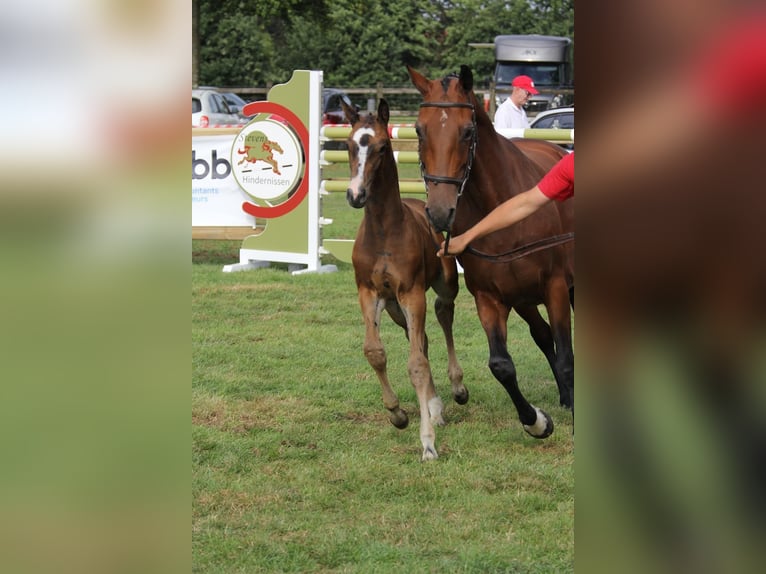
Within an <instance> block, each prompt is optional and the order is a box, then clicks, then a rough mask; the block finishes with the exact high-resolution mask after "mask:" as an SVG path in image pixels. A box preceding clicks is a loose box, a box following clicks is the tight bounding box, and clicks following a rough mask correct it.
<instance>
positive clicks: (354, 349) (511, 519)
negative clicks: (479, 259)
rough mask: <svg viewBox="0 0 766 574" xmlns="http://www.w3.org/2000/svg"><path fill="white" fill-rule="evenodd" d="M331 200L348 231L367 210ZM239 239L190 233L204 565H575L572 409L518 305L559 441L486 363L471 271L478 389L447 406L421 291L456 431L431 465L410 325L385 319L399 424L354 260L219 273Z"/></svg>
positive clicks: (524, 367) (195, 551) (523, 362)
mask: <svg viewBox="0 0 766 574" xmlns="http://www.w3.org/2000/svg"><path fill="white" fill-rule="evenodd" d="M343 203H345V201H344V202H343ZM336 208H337V209H338V210H339V211H338V214H337V215H336V217H337V218H339V219H340V221H338V220H337V219H336V223H337V225H338V226H339V229H341V232H342V233H345V231H343V229H345V228H348V229H351V228H354V218H355V217H358V215H357V214H359V212H358V211H355V210H351V209H350V208H348V206H345V210H343V209H342V207H341V205H340V203H338V205H335V206H333V209H336ZM344 218H345V219H344ZM335 225H336V224H333V227H334V226H335ZM354 230H355V229H354ZM333 236H337V235H333ZM352 236H353V233H352ZM238 245H239V244H238V242H214V241H194V242H193V255H192V262H193V264H192V356H193V359H192V363H193V364H192V373H193V378H192V439H193V443H192V444H193V446H192V449H193V450H192V492H193V510H192V543H193V547H192V561H193V571H194V572H206V573H208V572H209V573H218V572H220V573H224V572H225V573H237V572H241V573H261V572H328V573H329V572H338V573H341V572H349V573H350V572H354V573H356V572H365V573H366V572H381V573H385V572H401V571H405V570H406V571H408V572H475V573H487V572H519V573H525V572H530V573H531V572H541V573H551V572H571V571H572V570H573V564H574V529H573V524H574V466H573V459H574V455H573V448H574V447H573V442H572V436H571V433H572V427H571V415H570V414H569V413H568V412H567V411H564V410H563V409H561V408H560V407H559V406H558V392H557V390H556V386H555V383H554V382H553V378H552V375H551V373H550V370H549V368H548V366H547V363H546V361H545V359H544V358H543V356H542V353H541V352H540V351H539V350H538V349H537V348H536V347H535V346H534V344H533V343H532V341H531V338H530V337H529V335H528V332H527V328H526V326H525V325H524V324H523V323H522V322H521V321H520V320H519V319H518V318H517V317H516V316H515V315H513V316H512V317H511V320H510V321H509V348H510V351H511V353H512V355H513V357H514V360H515V362H516V366H517V369H518V373H519V377H520V384H521V387H522V390H523V391H524V393H525V394H526V396H527V398H528V399H529V400H530V401H531V402H533V403H534V404H536V405H538V406H540V407H541V408H544V409H545V410H546V411H548V413H549V414H550V415H551V416H552V417H553V419H554V422H555V424H556V430H555V431H554V434H553V435H552V436H551V437H550V438H548V439H545V440H543V441H539V440H536V439H533V438H531V437H529V436H527V435H526V433H524V431H523V430H522V428H521V426H520V424H519V422H518V420H517V417H516V412H515V409H514V408H513V405H512V403H511V401H510V398H509V397H508V396H507V394H506V393H505V391H504V390H503V388H502V387H501V386H500V384H499V383H497V381H495V380H494V378H493V377H492V375H491V373H490V372H489V369H488V368H487V366H486V363H487V353H488V351H487V344H486V340H485V337H484V334H483V331H482V330H481V327H480V325H479V322H478V318H477V316H476V312H475V309H474V303H473V299H472V298H471V296H470V294H469V293H468V292H467V290H466V289H465V286H464V284H462V279H461V293H460V295H459V297H458V301H457V309H456V321H455V323H456V324H455V339H456V345H457V352H458V357H459V359H460V361H461V364H462V366H463V369H464V371H465V379H464V382H465V384H466V386H467V387H468V389H469V391H470V394H471V398H470V401H469V403H468V404H467V405H464V406H460V405H457V404H455V403H454V402H453V401H452V400H451V397H450V392H449V382H448V381H447V379H446V365H447V359H446V350H445V345H444V341H443V338H442V335H441V331H440V329H439V327H438V325H437V323H436V320H435V318H434V315H433V311H432V308H433V307H432V302H433V297H432V296H429V315H428V323H427V328H428V333H429V341H430V355H431V363H432V370H433V373H434V378H435V380H436V384H437V391H438V392H439V394H440V395H441V397H442V399H443V400H444V403H445V418H446V420H447V425H446V426H444V427H437V429H436V447H437V449H438V451H439V455H440V457H439V459H438V460H436V461H432V462H429V463H421V462H420V451H421V446H420V440H419V438H418V425H419V415H418V409H417V400H416V397H415V392H414V390H413V389H412V386H411V384H410V383H409V380H408V379H407V373H406V361H407V343H406V340H405V338H404V334H403V332H402V331H401V330H400V329H399V328H398V327H396V326H395V325H394V324H393V322H392V321H391V320H390V319H389V318H388V317H387V316H386V317H385V319H384V321H383V322H382V326H381V331H382V337H383V341H384V344H385V345H386V349H387V352H388V365H389V373H390V377H391V381H392V384H393V386H394V389H395V390H396V391H397V393H398V394H399V398H400V401H401V403H402V407H403V408H404V409H405V410H406V411H407V412H408V413H409V415H410V425H409V427H407V428H406V429H404V430H397V429H396V428H394V427H393V426H392V425H391V424H390V423H389V422H388V418H387V416H386V410H385V408H384V407H383V405H382V401H381V397H380V388H379V385H378V382H377V379H376V377H375V375H374V374H373V372H372V369H371V368H370V366H369V365H368V364H367V361H366V359H365V358H364V356H363V353H362V340H363V326H362V320H361V314H360V312H359V308H358V303H357V298H356V289H355V286H354V279H353V270H352V268H351V266H350V265H347V264H343V263H338V267H339V270H338V272H337V273H329V274H320V275H302V276H292V275H290V274H289V273H287V272H286V271H285V266H281V265H274V266H273V267H272V268H269V269H260V270H257V271H251V272H244V273H231V274H228V273H222V272H221V266H222V265H223V264H225V263H231V262H234V261H236V260H237V259H238V256H237V249H238Z"/></svg>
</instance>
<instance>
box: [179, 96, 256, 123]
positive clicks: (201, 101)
mask: <svg viewBox="0 0 766 574" xmlns="http://www.w3.org/2000/svg"><path fill="white" fill-rule="evenodd" d="M245 123H247V120H246V118H243V117H242V116H241V115H240V114H238V113H237V110H236V108H235V109H231V107H229V104H228V103H227V101H226V98H225V97H224V95H223V94H221V93H219V92H217V91H215V90H192V127H193V128H207V127H215V126H241V125H244V124H245Z"/></svg>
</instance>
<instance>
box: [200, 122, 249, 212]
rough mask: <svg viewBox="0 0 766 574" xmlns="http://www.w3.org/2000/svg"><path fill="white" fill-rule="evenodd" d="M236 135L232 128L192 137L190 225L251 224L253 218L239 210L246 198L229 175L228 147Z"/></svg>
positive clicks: (231, 175) (229, 154) (229, 155)
mask: <svg viewBox="0 0 766 574" xmlns="http://www.w3.org/2000/svg"><path fill="white" fill-rule="evenodd" d="M209 131H211V132H214V131H215V130H212V129H211V130H209ZM227 131H231V130H227ZM236 135H237V134H236V130H234V131H232V132H231V133H225V134H215V135H214V134H210V135H207V134H205V135H193V136H192V227H240V226H249V227H253V226H254V225H255V217H253V216H252V215H249V214H247V213H245V212H244V211H243V210H242V203H243V202H245V201H248V199H249V197H248V195H247V194H246V193H245V192H244V191H242V189H241V188H240V186H239V185H238V184H237V181H236V179H235V178H234V175H233V174H232V168H231V162H230V158H231V148H232V145H233V143H234V138H235V137H236Z"/></svg>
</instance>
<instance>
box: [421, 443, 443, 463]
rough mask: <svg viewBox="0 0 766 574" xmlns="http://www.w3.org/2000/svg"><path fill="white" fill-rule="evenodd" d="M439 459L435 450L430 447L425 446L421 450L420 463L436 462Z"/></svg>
mask: <svg viewBox="0 0 766 574" xmlns="http://www.w3.org/2000/svg"><path fill="white" fill-rule="evenodd" d="M437 458H439V455H438V454H436V449H435V448H433V447H430V446H427V447H425V448H424V449H423V456H421V457H420V462H426V461H428V460H436V459H437Z"/></svg>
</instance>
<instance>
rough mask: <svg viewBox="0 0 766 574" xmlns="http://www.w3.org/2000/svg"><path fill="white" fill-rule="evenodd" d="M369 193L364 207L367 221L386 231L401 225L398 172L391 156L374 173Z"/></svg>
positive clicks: (401, 206) (401, 210) (401, 211)
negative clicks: (378, 225)
mask: <svg viewBox="0 0 766 574" xmlns="http://www.w3.org/2000/svg"><path fill="white" fill-rule="evenodd" d="M369 193H370V197H369V198H368V199H367V202H366V203H365V207H364V210H365V215H366V216H367V219H368V220H369V221H370V222H371V223H373V224H374V223H379V224H381V225H384V226H385V227H386V228H387V229H390V228H392V227H395V226H398V225H401V223H402V218H403V215H402V214H403V211H404V207H403V205H402V198H401V195H400V193H399V171H398V170H397V168H396V161H395V160H394V156H393V154H392V155H391V156H390V158H387V159H386V161H384V162H383V163H381V165H380V168H379V169H378V170H377V171H376V172H375V176H374V178H373V180H372V181H371V182H370V190H369Z"/></svg>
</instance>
